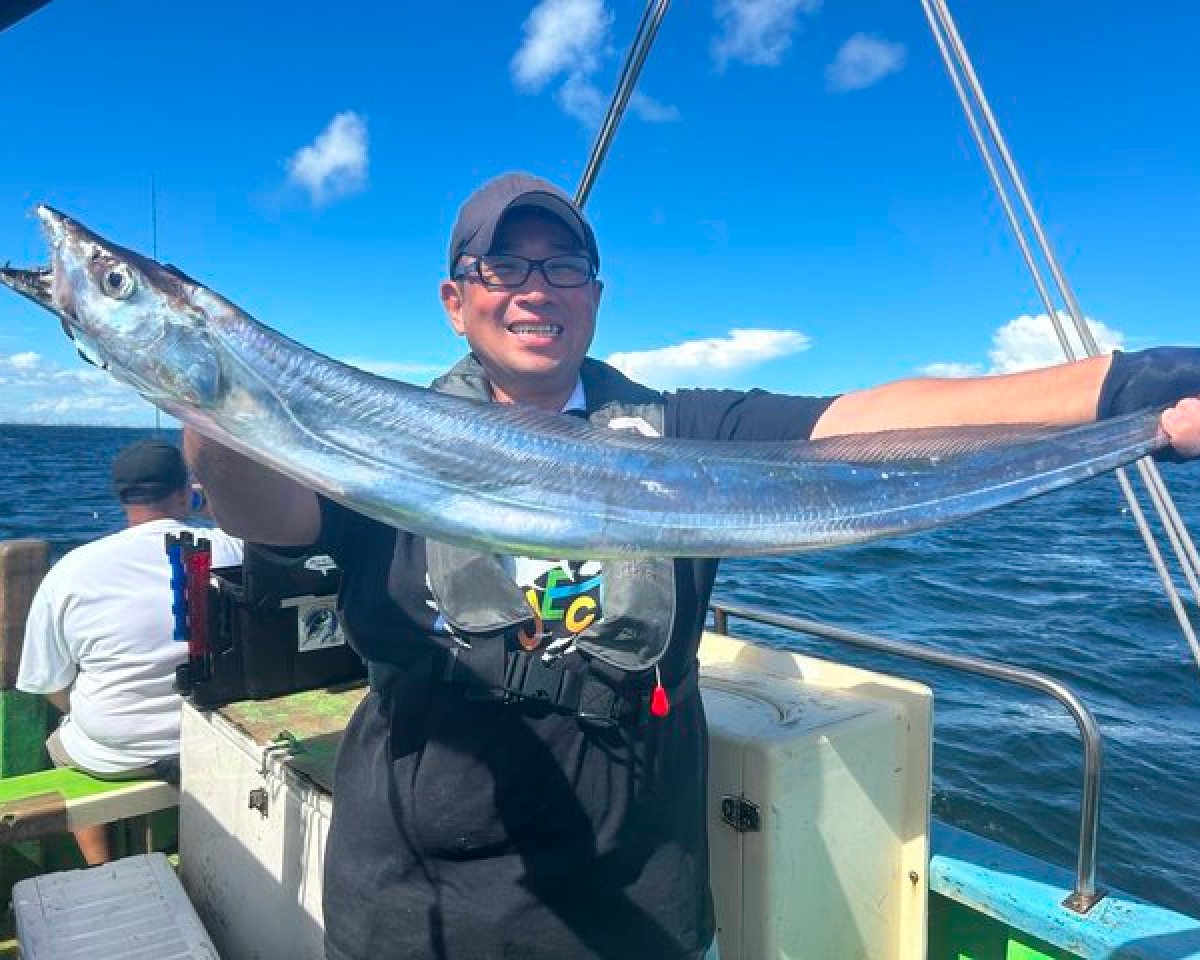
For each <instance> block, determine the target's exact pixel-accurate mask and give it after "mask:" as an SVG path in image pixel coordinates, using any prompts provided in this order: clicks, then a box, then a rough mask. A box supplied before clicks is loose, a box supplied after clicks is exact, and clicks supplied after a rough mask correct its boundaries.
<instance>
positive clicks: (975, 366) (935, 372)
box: [920, 363, 984, 378]
mask: <svg viewBox="0 0 1200 960" xmlns="http://www.w3.org/2000/svg"><path fill="white" fill-rule="evenodd" d="M983 372H984V370H983V364H980V363H931V364H929V365H928V366H927V367H922V368H921V370H920V373H921V375H922V376H925V377H956V378H957V377H977V376H979V375H980V374H981V373H983Z"/></svg>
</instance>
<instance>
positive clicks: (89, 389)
mask: <svg viewBox="0 0 1200 960" xmlns="http://www.w3.org/2000/svg"><path fill="white" fill-rule="evenodd" d="M0 371H2V372H3V374H4V376H2V377H0V422H8V423H42V424H68V423H69V424H96V425H107V426H147V425H149V424H151V423H153V422H154V408H153V407H151V406H150V404H148V403H146V402H145V401H144V400H142V399H141V398H140V397H139V396H138V395H137V394H136V393H135V392H134V391H133V390H132V389H131V388H130V387H127V386H125V385H124V384H122V383H119V382H118V381H116V380H114V379H113V378H112V377H110V376H109V375H108V374H106V373H104V372H103V371H100V370H97V369H95V368H93V367H87V366H83V365H82V362H81V363H80V365H79V366H78V367H74V366H72V367H60V366H58V365H57V364H55V363H54V362H52V361H50V360H47V359H46V358H45V357H42V356H40V355H38V354H35V353H31V352H27V353H16V354H11V355H9V356H3V355H0Z"/></svg>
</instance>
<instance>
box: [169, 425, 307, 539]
mask: <svg viewBox="0 0 1200 960" xmlns="http://www.w3.org/2000/svg"><path fill="white" fill-rule="evenodd" d="M183 450H184V456H185V457H186V458H187V461H188V464H189V465H190V466H191V469H192V473H193V475H194V476H195V478H196V479H197V480H198V481H199V482H200V485H201V486H203V487H204V495H205V497H206V498H207V499H208V504H209V508H210V509H211V510H212V515H213V518H214V519H215V520H216V521H217V524H218V525H219V526H220V527H221V529H223V530H224V531H225V532H226V533H229V534H232V535H233V536H236V537H242V538H243V539H245V540H250V541H252V542H254V543H265V544H270V545H274V546H281V547H283V546H287V547H292V546H303V545H306V544H309V543H312V542H313V541H314V540H315V539H316V538H317V536H318V534H319V533H320V528H321V510H320V506H319V504H318V501H317V495H316V494H315V493H313V491H311V490H309V489H308V488H307V487H305V486H303V485H301V484H299V483H297V482H296V481H295V480H292V479H291V478H290V477H285V476H284V475H283V474H281V473H277V472H276V471H274V470H271V469H269V468H267V467H264V466H263V465H262V464H260V463H256V462H255V461H253V460H251V459H250V458H249V457H245V456H243V455H242V454H240V453H237V452H235V451H233V450H230V449H229V448H228V447H224V446H222V445H221V444H219V443H216V442H214V441H212V440H209V439H207V438H206V437H203V436H201V435H200V434H198V433H196V432H195V431H194V430H190V429H185V430H184V432H183Z"/></svg>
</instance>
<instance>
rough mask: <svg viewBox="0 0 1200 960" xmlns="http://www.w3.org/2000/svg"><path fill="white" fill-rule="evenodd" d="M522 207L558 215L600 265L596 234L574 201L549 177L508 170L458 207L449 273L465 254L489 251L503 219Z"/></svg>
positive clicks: (597, 264) (581, 245) (477, 254)
mask: <svg viewBox="0 0 1200 960" xmlns="http://www.w3.org/2000/svg"><path fill="white" fill-rule="evenodd" d="M519 207H536V208H538V209H541V210H545V211H547V212H548V213H551V214H553V215H554V216H556V217H557V218H558V219H559V220H561V221H562V222H563V223H564V224H565V225H566V227H567V229H568V230H570V231H571V232H572V233H573V234H575V236H576V238H577V239H578V240H579V246H580V248H581V249H582V250H584V251H585V252H586V253H587V254H588V256H590V257H591V258H592V262H593V263H595V264H596V266H597V267H599V266H600V251H599V249H597V247H596V235H595V234H594V233H593V232H592V228H591V226H590V225H589V224H588V222H587V220H586V219H585V218H584V216H583V211H582V210H580V209H579V207H577V206H576V205H575V201H573V200H572V199H571V198H570V197H569V196H567V195H566V194H565V193H563V191H562V190H560V189H559V188H558V187H556V186H555V185H554V184H552V183H551V182H550V181H549V180H543V179H542V178H541V177H535V176H534V175H533V174H531V173H505V174H502V175H500V176H498V177H496V178H495V179H492V180H489V181H488V182H487V183H485V184H484V185H483V186H482V187H480V188H479V189H478V190H476V191H475V192H474V193H473V194H471V196H469V197H468V198H467V202H466V203H464V204H463V205H462V207H461V208H460V209H459V211H458V219H457V220H456V221H455V223H454V231H453V232H452V233H451V234H450V262H449V270H450V272H451V273H453V272H454V265H455V263H457V261H458V258H459V257H460V256H462V255H463V254H464V253H467V254H471V255H473V256H482V255H483V254H485V253H490V252H491V249H492V240H493V238H494V237H495V234H496V227H497V226H498V225H499V223H500V220H501V219H502V218H503V217H504V215H505V214H506V213H508V212H509V211H510V210H515V209H517V208H519Z"/></svg>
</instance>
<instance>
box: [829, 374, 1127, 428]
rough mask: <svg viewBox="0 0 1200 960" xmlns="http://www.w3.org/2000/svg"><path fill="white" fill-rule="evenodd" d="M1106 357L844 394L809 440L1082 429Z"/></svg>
mask: <svg viewBox="0 0 1200 960" xmlns="http://www.w3.org/2000/svg"><path fill="white" fill-rule="evenodd" d="M1109 364H1110V358H1109V357H1107V356H1105V357H1092V358H1090V359H1087V360H1080V361H1079V362H1077V363H1067V364H1061V365H1059V366H1057V367H1047V368H1045V369H1043V370H1032V371H1029V372H1028V373H1018V374H1010V375H1006V376H994V377H974V378H968V379H963V380H954V379H940V380H939V379H927V380H901V381H897V382H896V383H888V384H884V385H883V386H881V387H874V388H872V389H869V390H860V391H857V392H855V393H847V394H844V395H843V396H841V397H839V398H838V399H837V400H835V401H834V402H833V404H832V405H831V406H830V407H829V409H828V410H826V411H825V413H824V414H823V415H822V416H821V418H820V420H818V421H817V425H816V428H815V429H814V430H813V436H814V437H827V436H835V435H838V434H847V433H866V432H870V431H877V430H899V429H906V428H910V427H946V426H969V425H976V426H977V425H981V424H991V423H1055V424H1073V423H1088V422H1090V421H1092V420H1094V419H1095V418H1096V401H1097V398H1098V397H1099V394H1100V386H1101V384H1102V383H1103V382H1104V376H1105V374H1106V373H1107V371H1108V368H1109Z"/></svg>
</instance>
